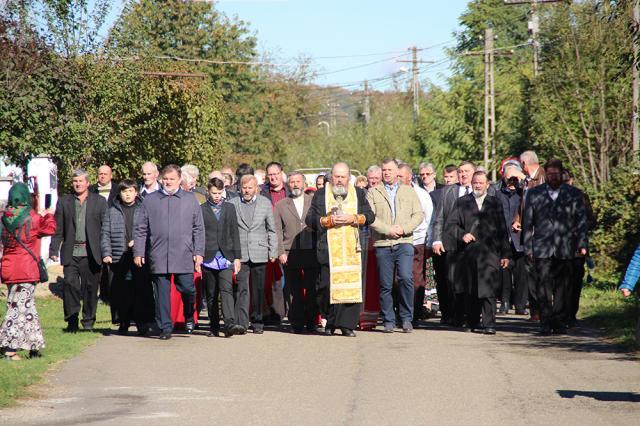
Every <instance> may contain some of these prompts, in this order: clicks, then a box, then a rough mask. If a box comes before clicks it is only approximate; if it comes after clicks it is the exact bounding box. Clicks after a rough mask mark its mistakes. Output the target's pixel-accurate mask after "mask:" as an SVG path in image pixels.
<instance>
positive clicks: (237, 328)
mask: <svg viewBox="0 0 640 426" xmlns="http://www.w3.org/2000/svg"><path fill="white" fill-rule="evenodd" d="M231 330H232V331H233V334H236V335H239V336H240V335H243V334H247V329H246V327H245V326H243V325H240V324H236V325H234V326H233V327H232V328H231Z"/></svg>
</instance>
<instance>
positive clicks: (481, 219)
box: [451, 171, 511, 334]
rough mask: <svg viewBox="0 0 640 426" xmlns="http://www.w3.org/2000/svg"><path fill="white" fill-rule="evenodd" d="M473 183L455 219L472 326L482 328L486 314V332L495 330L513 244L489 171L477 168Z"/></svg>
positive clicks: (459, 273)
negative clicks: (502, 279)
mask: <svg viewBox="0 0 640 426" xmlns="http://www.w3.org/2000/svg"><path fill="white" fill-rule="evenodd" d="M471 185H472V186H473V192H472V193H471V194H469V195H465V196H463V197H460V198H458V199H457V200H456V203H455V204H456V209H455V210H456V215H455V217H453V218H452V219H451V220H452V221H453V226H455V228H456V232H455V234H456V239H457V241H458V247H459V249H458V251H459V252H460V257H459V262H460V263H459V265H458V267H457V270H456V278H457V280H458V281H460V282H461V283H462V284H463V285H464V289H465V293H466V295H467V297H468V299H467V303H466V304H465V305H466V306H465V307H466V315H467V325H468V327H469V328H470V329H471V330H474V329H477V328H479V323H480V316H481V315H482V326H483V328H484V333H485V334H495V333H496V329H495V327H496V291H497V290H498V288H499V286H500V268H503V269H504V268H506V267H508V266H509V257H510V256H511V247H510V246H509V241H508V239H507V227H506V224H505V221H504V213H503V212H502V204H501V202H500V200H498V199H497V198H496V197H495V196H491V195H487V189H488V188H489V177H488V176H487V173H486V172H484V171H477V172H475V173H474V174H473V179H472V180H471Z"/></svg>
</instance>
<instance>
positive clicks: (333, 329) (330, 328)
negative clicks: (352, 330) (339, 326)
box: [324, 327, 336, 336]
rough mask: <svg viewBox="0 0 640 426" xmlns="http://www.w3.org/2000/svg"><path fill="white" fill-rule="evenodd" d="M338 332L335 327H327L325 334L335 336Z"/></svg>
mask: <svg viewBox="0 0 640 426" xmlns="http://www.w3.org/2000/svg"><path fill="white" fill-rule="evenodd" d="M335 332H336V329H335V328H334V327H325V328H324V335H325V336H333V335H334V334H335Z"/></svg>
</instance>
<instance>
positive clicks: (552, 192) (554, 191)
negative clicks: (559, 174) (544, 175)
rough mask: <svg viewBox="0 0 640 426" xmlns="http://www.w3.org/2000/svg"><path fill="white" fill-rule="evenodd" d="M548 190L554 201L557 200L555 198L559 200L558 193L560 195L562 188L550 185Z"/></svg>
mask: <svg viewBox="0 0 640 426" xmlns="http://www.w3.org/2000/svg"><path fill="white" fill-rule="evenodd" d="M548 192H549V197H551V199H552V200H553V201H555V200H557V199H558V195H560V188H558V189H551V187H549V190H548Z"/></svg>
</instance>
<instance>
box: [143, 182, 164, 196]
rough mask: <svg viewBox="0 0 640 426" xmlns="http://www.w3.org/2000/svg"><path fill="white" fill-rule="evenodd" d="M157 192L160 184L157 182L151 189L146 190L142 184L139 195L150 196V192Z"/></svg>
mask: <svg viewBox="0 0 640 426" xmlns="http://www.w3.org/2000/svg"><path fill="white" fill-rule="evenodd" d="M158 190H160V184H159V183H158V182H157V181H156V183H155V185H154V186H153V187H152V188H151V189H148V188H147V187H146V186H144V184H142V189H141V190H140V194H151V193H152V192H156V191H158Z"/></svg>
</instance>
